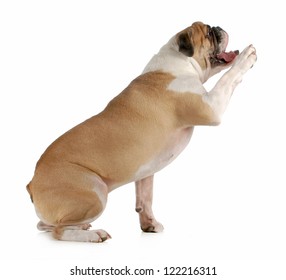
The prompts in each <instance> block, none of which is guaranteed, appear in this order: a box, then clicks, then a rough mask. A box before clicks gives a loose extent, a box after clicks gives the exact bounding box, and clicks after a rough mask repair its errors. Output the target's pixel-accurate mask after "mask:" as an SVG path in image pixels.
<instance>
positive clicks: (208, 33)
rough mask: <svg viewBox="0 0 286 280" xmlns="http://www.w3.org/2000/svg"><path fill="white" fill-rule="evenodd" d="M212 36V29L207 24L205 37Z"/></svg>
mask: <svg viewBox="0 0 286 280" xmlns="http://www.w3.org/2000/svg"><path fill="white" fill-rule="evenodd" d="M211 37H212V29H211V27H210V26H208V30H207V33H206V38H208V39H210V38H211Z"/></svg>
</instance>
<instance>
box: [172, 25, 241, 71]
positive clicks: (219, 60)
mask: <svg viewBox="0 0 286 280" xmlns="http://www.w3.org/2000/svg"><path fill="white" fill-rule="evenodd" d="M175 41H176V44H177V47H178V51H179V52H181V53H182V54H184V55H185V56H187V57H192V58H194V59H195V60H196V61H197V62H198V64H199V65H200V67H201V68H202V70H207V71H208V72H210V73H209V76H212V75H214V74H215V73H218V72H219V71H221V70H222V69H224V68H226V67H228V66H230V65H231V63H232V62H233V61H234V59H235V57H236V56H237V55H238V53H239V52H238V51H234V52H233V51H231V52H226V47H227V44H228V34H227V33H226V32H225V31H224V30H223V29H222V28H220V27H211V26H209V25H207V24H204V23H202V22H195V23H193V24H192V25H191V26H190V27H188V28H186V29H184V30H183V31H181V32H179V33H178V34H177V35H176V36H175Z"/></svg>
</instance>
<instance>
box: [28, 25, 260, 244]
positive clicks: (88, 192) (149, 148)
mask: <svg viewBox="0 0 286 280" xmlns="http://www.w3.org/2000/svg"><path fill="white" fill-rule="evenodd" d="M228 38H229V37H228V34H227V33H226V32H225V31H224V30H223V29H222V28H220V27H211V26H209V25H207V24H204V23H202V22H195V23H193V24H192V25H191V26H190V27H188V28H186V29H184V30H183V31H181V32H179V33H177V34H176V35H175V36H173V37H172V38H171V39H170V40H169V41H168V42H167V43H166V44H165V45H164V46H163V47H162V48H161V49H160V51H159V52H158V54H156V55H154V57H153V58H152V59H151V60H150V62H149V63H148V64H147V66H146V67H145V69H144V71H143V73H142V74H141V75H140V76H138V77H137V78H135V79H134V80H133V81H132V82H131V83H130V84H129V85H128V86H127V87H126V89H124V90H123V91H122V92H121V93H120V94H119V95H117V96H116V97H115V98H114V99H113V100H111V101H110V102H109V103H108V105H107V106H106V108H105V109H104V110H103V111H102V112H100V113H99V114H97V115H95V116H93V117H91V118H90V119H87V120H86V121H84V122H82V123H81V124H79V125H77V126H75V127H74V128H72V129H71V130H69V131H67V132H66V133H65V134H63V135H62V136H60V137H59V138H58V139H57V140H55V141H54V142H53V143H52V144H51V145H50V146H49V147H48V148H47V149H46V151H45V152H44V154H43V155H42V156H41V158H40V159H39V161H38V162H37V165H36V168H35V173H34V176H33V178H32V180H31V182H30V183H29V184H28V186H27V190H28V192H29V194H30V197H31V199H32V201H33V203H34V206H35V210H36V213H37V215H38V217H39V218H40V222H39V223H38V229H39V230H44V231H51V232H52V235H53V237H54V238H56V239H58V240H67V241H87V242H103V241H105V240H107V239H109V238H110V235H109V234H108V233H107V232H106V231H104V230H101V229H99V230H89V228H90V227H91V225H90V223H91V222H93V221H94V220H95V219H97V218H98V217H99V216H100V215H101V213H102V212H103V210H104V208H105V206H106V202H107V196H108V193H109V192H111V191H113V190H114V189H116V188H118V187H120V186H122V185H125V184H127V183H130V182H135V186H136V208H135V209H136V211H137V212H138V213H139V219H140V225H141V229H142V230H143V231H144V232H161V231H162V230H163V226H162V224H161V223H159V222H158V221H157V220H156V219H155V217H154V215H153V212H152V192H153V177H154V174H155V173H156V172H158V171H159V170H161V169H162V168H164V167H165V166H166V165H168V164H169V163H171V162H172V161H173V160H174V159H175V158H176V157H177V156H178V155H179V154H180V153H181V152H182V150H183V149H184V148H185V147H186V145H187V144H188V143H189V141H190V138H191V136H192V133H193V130H194V127H195V126H196V125H212V126H213V125H218V124H219V123H220V122H221V117H222V115H223V113H224V111H225V110H226V107H227V105H228V103H229V100H230V97H231V95H232V93H233V91H234V89H235V88H236V86H237V85H238V84H239V83H240V82H241V80H242V77H243V75H244V74H245V73H246V71H247V70H248V69H250V68H251V67H252V66H253V64H254V63H255V61H256V51H255V48H254V47H253V46H252V45H250V46H248V47H246V48H245V49H244V51H243V52H241V53H240V54H239V52H238V51H230V52H227V51H226V47H227V44H228ZM228 67H231V68H230V69H229V70H228V71H227V72H226V73H225V74H223V76H222V77H221V78H220V79H219V80H218V82H217V83H216V85H215V86H214V88H213V89H212V90H211V91H209V92H207V91H206V90H205V88H204V86H203V83H204V82H205V81H207V80H208V78H210V77H211V76H213V75H214V74H216V73H218V72H220V71H221V70H223V69H226V68H228ZM122 203H125V202H122Z"/></svg>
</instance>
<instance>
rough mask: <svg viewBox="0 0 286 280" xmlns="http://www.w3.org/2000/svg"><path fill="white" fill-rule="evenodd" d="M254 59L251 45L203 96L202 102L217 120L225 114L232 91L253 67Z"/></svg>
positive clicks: (254, 52) (254, 51)
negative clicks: (210, 109)
mask: <svg viewBox="0 0 286 280" xmlns="http://www.w3.org/2000/svg"><path fill="white" fill-rule="evenodd" d="M256 58H257V57H256V50H255V48H254V47H253V46H252V45H250V46H248V47H246V48H245V49H244V51H243V52H242V53H241V54H240V55H239V56H238V57H237V58H236V60H235V61H234V64H233V65H232V67H231V68H230V70H228V71H227V72H226V73H225V74H224V75H223V76H222V77H221V78H220V79H219V81H218V82H217V83H216V85H215V86H214V88H213V89H212V90H211V91H210V92H208V93H204V94H203V101H204V102H206V103H207V104H208V105H209V106H210V107H211V108H212V110H213V113H214V115H215V116H216V117H217V119H218V120H220V118H221V116H222V114H223V113H224V112H225V110H226V107H227V105H228V103H229V100H230V98H231V96H232V93H233V91H234V89H235V88H236V86H237V85H238V84H239V83H240V82H241V80H242V77H243V75H244V74H245V73H246V72H247V71H248V70H249V69H250V68H251V67H252V66H253V64H254V63H255V61H256Z"/></svg>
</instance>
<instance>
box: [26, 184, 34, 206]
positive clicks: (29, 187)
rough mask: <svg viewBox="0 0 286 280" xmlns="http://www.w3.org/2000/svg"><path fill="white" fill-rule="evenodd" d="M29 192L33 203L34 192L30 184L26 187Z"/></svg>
mask: <svg viewBox="0 0 286 280" xmlns="http://www.w3.org/2000/svg"><path fill="white" fill-rule="evenodd" d="M26 189H27V192H28V193H29V195H30V198H31V201H32V202H33V195H32V191H31V186H30V183H29V184H28V185H27V186H26Z"/></svg>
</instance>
